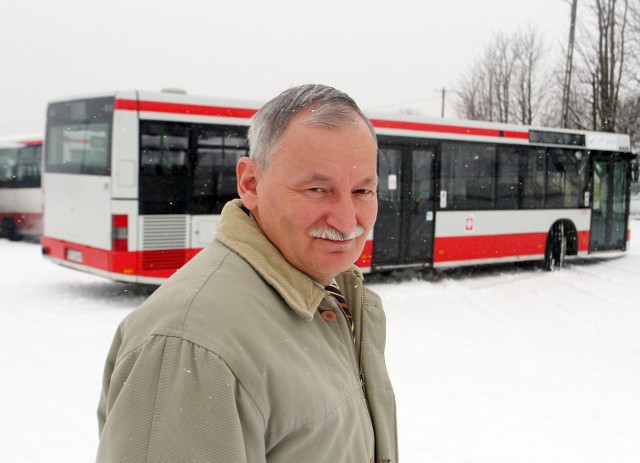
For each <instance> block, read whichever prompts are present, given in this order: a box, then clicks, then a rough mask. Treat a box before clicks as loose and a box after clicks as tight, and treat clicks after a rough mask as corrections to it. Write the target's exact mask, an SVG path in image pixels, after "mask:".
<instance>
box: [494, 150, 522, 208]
mask: <svg viewBox="0 0 640 463" xmlns="http://www.w3.org/2000/svg"><path fill="white" fill-rule="evenodd" d="M522 158H523V153H521V151H520V150H519V149H518V148H516V147H512V146H499V147H498V175H497V183H498V184H497V188H496V208H497V209H518V204H519V202H520V200H519V199H520V195H521V192H520V185H521V181H520V164H521V160H522Z"/></svg>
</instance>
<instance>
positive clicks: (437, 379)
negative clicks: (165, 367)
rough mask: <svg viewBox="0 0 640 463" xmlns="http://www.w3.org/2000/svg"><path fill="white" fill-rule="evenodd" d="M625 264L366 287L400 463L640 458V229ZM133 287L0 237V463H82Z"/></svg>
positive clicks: (504, 270)
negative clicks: (392, 392)
mask: <svg viewBox="0 0 640 463" xmlns="http://www.w3.org/2000/svg"><path fill="white" fill-rule="evenodd" d="M631 229H632V239H633V242H632V248H631V251H630V252H629V253H628V254H627V255H626V256H624V257H621V258H615V259H609V260H605V259H596V260H591V261H589V262H587V263H578V262H573V263H570V264H569V266H568V268H567V269H566V270H564V271H561V272H554V273H546V272H542V271H540V270H538V269H536V268H533V267H532V266H521V267H513V266H510V267H499V268H489V269H483V270H481V271H465V272H457V273H450V274H445V275H444V276H443V277H441V278H439V279H437V280H435V281H431V282H427V281H419V280H417V279H413V280H405V281H402V282H393V283H385V282H379V281H377V282H376V281H374V282H372V283H370V284H371V286H372V287H373V288H374V289H375V290H376V291H378V292H379V293H380V294H381V295H382V297H383V299H384V301H385V305H386V310H387V315H388V331H389V333H388V349H387V360H388V363H389V369H390V374H391V376H392V380H393V382H394V386H395V389H396V394H397V400H398V418H399V429H400V455H401V458H402V461H403V462H405V463H406V462H438V463H502V462H504V463H507V462H509V463H511V462H518V463H529V462H531V463H533V462H544V463H555V462H557V463H572V462H575V463H605V462H612V463H613V462H615V463H623V462H624V463H626V462H628V463H631V462H638V461H640V220H633V221H631ZM146 296H147V293H146V292H145V291H144V290H143V289H140V288H137V287H134V286H128V285H123V284H118V283H113V282H110V281H106V280H103V279H101V278H98V277H93V276H90V275H85V274H82V273H79V272H75V271H72V270H68V269H64V268H61V267H57V266H55V265H54V264H51V263H48V262H45V261H43V260H42V258H41V256H40V248H39V247H38V246H37V245H34V244H28V243H11V242H8V241H6V240H0V327H1V328H0V329H1V330H2V335H1V336H0V362H1V363H0V365H1V368H0V388H1V394H0V461H3V462H5V461H6V462H18V461H19V462H22V463H29V462H34V463H35V462H37V463H43V462H47V463H54V462H65V463H69V462H90V461H92V460H93V459H94V454H95V449H96V446H97V437H98V436H97V424H96V417H95V409H96V406H97V401H98V396H99V392H100V381H101V376H102V366H103V362H104V359H105V356H106V353H107V350H108V348H109V345H110V342H111V337H112V335H113V333H114V330H115V328H116V325H117V324H118V322H119V321H120V320H121V319H122V318H123V317H124V316H125V315H126V314H127V313H129V312H130V311H131V310H133V309H134V308H135V307H136V306H138V305H139V304H140V303H141V302H142V301H143V300H144V299H145V297H146Z"/></svg>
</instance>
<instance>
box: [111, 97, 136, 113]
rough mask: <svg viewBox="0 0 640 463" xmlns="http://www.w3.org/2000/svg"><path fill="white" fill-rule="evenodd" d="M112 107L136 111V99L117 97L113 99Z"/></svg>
mask: <svg viewBox="0 0 640 463" xmlns="http://www.w3.org/2000/svg"><path fill="white" fill-rule="evenodd" d="M113 108H114V109H116V110H120V111H137V110H138V100H125V99H118V100H116V101H115V104H114V106H113Z"/></svg>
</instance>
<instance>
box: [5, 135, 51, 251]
mask: <svg viewBox="0 0 640 463" xmlns="http://www.w3.org/2000/svg"><path fill="white" fill-rule="evenodd" d="M41 162H42V135H41V134H38V135H32V136H22V137H6V138H4V137H3V138H2V139H0V236H1V237H6V238H8V239H10V240H19V239H22V238H27V239H30V240H37V239H38V238H39V237H40V235H41V234H42V190H41V188H40V182H41V176H40V170H41Z"/></svg>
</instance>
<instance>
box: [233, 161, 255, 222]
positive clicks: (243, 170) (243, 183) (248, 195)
mask: <svg viewBox="0 0 640 463" xmlns="http://www.w3.org/2000/svg"><path fill="white" fill-rule="evenodd" d="M236 175H237V177H238V194H239V195H240V199H242V204H243V205H244V207H246V208H247V209H249V210H250V211H252V210H253V209H255V208H256V206H257V205H258V165H257V164H256V163H255V161H253V160H252V159H250V158H248V157H246V156H245V157H242V158H240V159H239V160H238V164H237V165H236Z"/></svg>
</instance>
